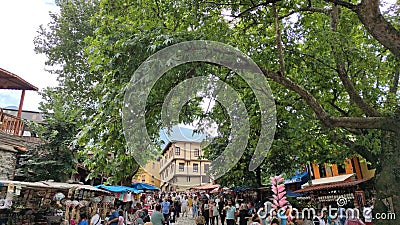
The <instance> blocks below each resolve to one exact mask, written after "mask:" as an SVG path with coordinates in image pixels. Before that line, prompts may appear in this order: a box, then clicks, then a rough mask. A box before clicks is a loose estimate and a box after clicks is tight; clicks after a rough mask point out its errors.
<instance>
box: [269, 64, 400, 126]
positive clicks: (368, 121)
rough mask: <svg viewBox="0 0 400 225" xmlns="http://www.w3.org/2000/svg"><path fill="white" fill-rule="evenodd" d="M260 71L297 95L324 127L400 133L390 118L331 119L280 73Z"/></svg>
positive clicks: (311, 96) (319, 105)
mask: <svg viewBox="0 0 400 225" xmlns="http://www.w3.org/2000/svg"><path fill="white" fill-rule="evenodd" d="M261 71H262V72H263V74H264V75H265V76H266V77H268V78H270V79H272V80H274V81H275V82H277V83H279V84H281V85H283V86H284V87H286V88H287V89H289V90H292V91H294V92H296V93H297V94H299V95H300V96H301V98H302V99H303V100H304V101H306V102H307V104H308V105H309V106H310V107H311V109H312V110H313V111H314V112H315V114H316V117H317V119H318V120H319V121H321V123H322V124H323V125H324V126H327V127H341V128H350V129H380V130H387V131H393V132H396V133H400V121H396V120H393V119H392V118H390V117H331V116H330V115H329V114H328V113H327V112H326V111H325V109H324V108H323V107H322V105H321V104H320V103H319V102H318V100H317V99H316V98H315V97H314V96H313V95H312V94H311V93H310V92H308V91H307V90H305V89H304V88H303V87H301V86H299V85H297V84H296V83H294V82H293V81H291V80H290V79H289V78H287V77H285V76H282V74H280V73H276V72H273V71H269V70H267V69H265V68H261Z"/></svg>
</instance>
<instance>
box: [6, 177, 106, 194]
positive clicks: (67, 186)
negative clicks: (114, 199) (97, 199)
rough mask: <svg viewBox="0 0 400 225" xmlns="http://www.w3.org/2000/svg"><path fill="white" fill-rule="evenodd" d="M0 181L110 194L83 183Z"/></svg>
mask: <svg viewBox="0 0 400 225" xmlns="http://www.w3.org/2000/svg"><path fill="white" fill-rule="evenodd" d="M0 183H2V184H3V185H8V184H12V185H21V187H27V188H43V189H60V190H68V189H70V188H76V190H80V189H83V190H88V191H95V192H102V193H104V194H111V193H110V192H108V191H106V190H100V189H97V188H95V187H93V186H90V185H84V184H70V183H61V182H53V181H38V182H22V181H13V180H0Z"/></svg>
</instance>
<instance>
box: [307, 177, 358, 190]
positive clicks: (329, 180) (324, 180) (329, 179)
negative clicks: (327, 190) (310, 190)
mask: <svg viewBox="0 0 400 225" xmlns="http://www.w3.org/2000/svg"><path fill="white" fill-rule="evenodd" d="M354 177H355V174H354V173H352V174H345V175H340V176H333V177H325V178H319V179H315V180H311V183H312V185H313V186H315V185H320V184H330V183H336V182H345V181H351V179H352V178H354ZM306 187H308V183H306V184H304V185H302V188H306Z"/></svg>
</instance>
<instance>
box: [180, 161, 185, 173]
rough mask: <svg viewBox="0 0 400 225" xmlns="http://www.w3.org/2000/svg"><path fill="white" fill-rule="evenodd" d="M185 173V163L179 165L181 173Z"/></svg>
mask: <svg viewBox="0 0 400 225" xmlns="http://www.w3.org/2000/svg"><path fill="white" fill-rule="evenodd" d="M183 171H185V164H184V163H179V172H183Z"/></svg>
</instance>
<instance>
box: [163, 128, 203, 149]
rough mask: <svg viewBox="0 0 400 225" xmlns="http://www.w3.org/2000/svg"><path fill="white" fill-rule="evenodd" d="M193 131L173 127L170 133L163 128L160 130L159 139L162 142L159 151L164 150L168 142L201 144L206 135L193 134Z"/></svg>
mask: <svg viewBox="0 0 400 225" xmlns="http://www.w3.org/2000/svg"><path fill="white" fill-rule="evenodd" d="M193 131H194V130H193V129H189V128H185V127H179V126H173V127H172V129H171V132H170V133H168V129H167V128H164V129H161V130H160V139H161V140H162V141H163V142H164V143H163V144H161V149H164V148H165V146H167V144H168V143H169V142H175V141H184V142H199V143H200V142H202V141H203V140H204V139H205V138H206V136H207V135H206V134H202V133H193Z"/></svg>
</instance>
